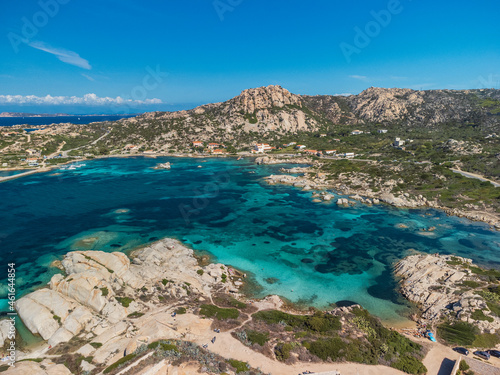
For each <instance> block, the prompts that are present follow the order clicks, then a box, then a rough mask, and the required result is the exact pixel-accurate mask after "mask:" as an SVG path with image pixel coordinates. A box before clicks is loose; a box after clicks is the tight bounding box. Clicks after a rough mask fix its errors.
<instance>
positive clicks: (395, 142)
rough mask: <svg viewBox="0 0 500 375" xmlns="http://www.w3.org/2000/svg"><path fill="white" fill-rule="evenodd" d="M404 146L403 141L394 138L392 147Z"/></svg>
mask: <svg viewBox="0 0 500 375" xmlns="http://www.w3.org/2000/svg"><path fill="white" fill-rule="evenodd" d="M404 145H405V141H402V140H401V138H396V140H395V141H394V147H403V146H404Z"/></svg>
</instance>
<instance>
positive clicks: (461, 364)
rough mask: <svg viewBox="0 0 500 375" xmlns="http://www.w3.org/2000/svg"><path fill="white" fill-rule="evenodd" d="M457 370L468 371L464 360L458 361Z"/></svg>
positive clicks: (468, 367)
mask: <svg viewBox="0 0 500 375" xmlns="http://www.w3.org/2000/svg"><path fill="white" fill-rule="evenodd" d="M458 369H459V370H460V371H467V370H468V369H470V366H469V365H468V364H467V362H465V359H462V360H461V361H460V365H459V366H458Z"/></svg>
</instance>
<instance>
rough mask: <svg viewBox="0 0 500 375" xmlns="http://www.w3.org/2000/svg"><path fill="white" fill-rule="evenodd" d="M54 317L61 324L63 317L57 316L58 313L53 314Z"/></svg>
mask: <svg viewBox="0 0 500 375" xmlns="http://www.w3.org/2000/svg"><path fill="white" fill-rule="evenodd" d="M52 318H54V320H55V321H56V322H57V323H59V324H61V318H60V317H59V316H57V315H53V316H52Z"/></svg>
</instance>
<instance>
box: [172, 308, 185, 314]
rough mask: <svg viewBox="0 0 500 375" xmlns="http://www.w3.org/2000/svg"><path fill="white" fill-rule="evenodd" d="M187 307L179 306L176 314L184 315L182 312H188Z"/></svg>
mask: <svg viewBox="0 0 500 375" xmlns="http://www.w3.org/2000/svg"><path fill="white" fill-rule="evenodd" d="M186 311H187V310H186V308H185V307H178V308H177V309H176V310H175V311H174V312H175V313H176V314H179V315H182V314H185V313H186Z"/></svg>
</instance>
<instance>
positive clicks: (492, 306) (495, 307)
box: [486, 302, 500, 317]
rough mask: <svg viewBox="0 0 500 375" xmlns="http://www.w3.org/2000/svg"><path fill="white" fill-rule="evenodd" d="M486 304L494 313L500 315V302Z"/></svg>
mask: <svg viewBox="0 0 500 375" xmlns="http://www.w3.org/2000/svg"><path fill="white" fill-rule="evenodd" d="M486 305H487V306H488V308H489V309H490V311H491V312H492V313H493V314H495V315H496V316H499V317H500V305H499V304H498V303H493V302H486Z"/></svg>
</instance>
